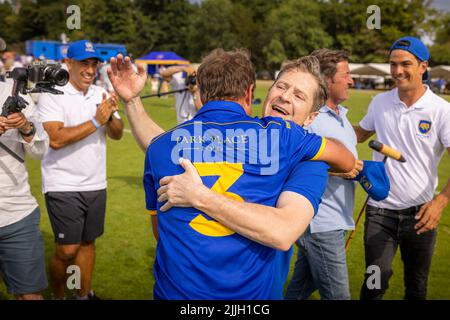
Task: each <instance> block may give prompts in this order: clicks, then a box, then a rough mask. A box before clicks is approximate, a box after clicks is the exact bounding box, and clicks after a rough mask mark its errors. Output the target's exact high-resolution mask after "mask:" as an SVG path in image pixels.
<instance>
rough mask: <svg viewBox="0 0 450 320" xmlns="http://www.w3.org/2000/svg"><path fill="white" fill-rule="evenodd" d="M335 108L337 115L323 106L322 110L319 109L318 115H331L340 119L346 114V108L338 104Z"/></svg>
mask: <svg viewBox="0 0 450 320" xmlns="http://www.w3.org/2000/svg"><path fill="white" fill-rule="evenodd" d="M337 108H338V110H339V115H338V114H337V113H336V111H334V110H333V109H331V108H330V107H329V106H327V105H324V106H323V107H322V108H320V109H319V112H320V113H330V114H331V115H333V116H334V117H336V118H341V117H342V116H345V115H346V114H347V112H348V109H347V108H346V107H343V106H341V105H340V104H339V105H338V106H337Z"/></svg>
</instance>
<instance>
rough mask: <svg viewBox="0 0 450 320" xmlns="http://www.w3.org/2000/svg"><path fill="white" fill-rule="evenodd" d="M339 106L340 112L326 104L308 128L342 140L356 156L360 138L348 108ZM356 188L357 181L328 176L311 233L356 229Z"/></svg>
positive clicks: (322, 134)
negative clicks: (354, 211)
mask: <svg viewBox="0 0 450 320" xmlns="http://www.w3.org/2000/svg"><path fill="white" fill-rule="evenodd" d="M338 109H339V115H337V114H336V112H335V111H334V110H332V109H330V108H329V107H327V106H323V107H322V108H320V110H319V115H318V116H317V117H316V119H315V120H314V122H313V123H312V124H311V125H310V126H308V127H307V128H306V129H307V130H308V131H310V132H314V133H316V134H318V135H321V136H324V137H328V138H334V139H337V140H339V141H340V142H342V143H343V144H344V145H345V146H346V147H347V149H349V150H350V151H351V152H352V153H353V155H354V156H355V158H357V157H358V153H357V151H356V143H357V140H356V135H355V132H354V130H353V127H352V125H351V123H350V122H349V121H348V119H347V112H348V109H347V108H345V107H343V106H341V105H339V106H338ZM355 188H356V182H354V181H351V180H346V179H343V178H339V177H335V176H329V179H328V184H327V187H326V189H325V193H324V194H323V197H322V203H321V204H320V206H319V211H318V212H317V215H316V216H315V217H314V219H313V220H312V222H311V225H310V229H311V233H316V232H325V231H332V230H340V229H343V230H351V229H354V227H355V223H354V221H353V209H354V202H355Z"/></svg>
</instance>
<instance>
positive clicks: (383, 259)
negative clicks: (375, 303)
mask: <svg viewBox="0 0 450 320" xmlns="http://www.w3.org/2000/svg"><path fill="white" fill-rule="evenodd" d="M420 207H421V206H415V207H411V208H408V209H404V210H388V209H382V208H376V207H372V206H367V209H366V222H365V225H364V249H365V256H366V270H367V268H368V267H369V266H377V267H379V268H380V269H379V270H380V271H381V273H380V275H381V279H380V280H381V281H380V286H379V287H378V288H373V285H369V286H368V285H367V284H368V279H369V278H370V277H371V275H373V273H366V275H365V279H364V283H363V285H362V288H361V297H360V298H361V299H362V300H367V299H382V298H383V295H384V293H385V292H386V290H387V289H388V287H389V285H388V283H389V279H390V278H391V276H392V275H393V271H392V260H393V259H394V256H395V253H396V251H397V247H400V253H401V258H402V261H403V266H404V284H405V296H404V299H421V300H424V299H426V296H427V281H428V273H429V270H430V265H431V258H432V256H433V250H434V245H435V243H436V234H437V232H436V230H431V231H428V232H426V233H423V234H421V235H417V234H416V232H417V230H415V229H414V225H415V224H416V223H417V222H418V220H416V219H415V218H414V216H415V215H416V214H417V213H418V212H419V210H420ZM370 270H372V269H370ZM369 281H370V279H369Z"/></svg>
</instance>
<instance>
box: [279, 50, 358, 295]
mask: <svg viewBox="0 0 450 320" xmlns="http://www.w3.org/2000/svg"><path fill="white" fill-rule="evenodd" d="M312 55H313V56H316V57H317V58H318V59H319V61H320V69H321V73H322V75H323V76H324V78H325V81H326V83H327V87H328V91H329V97H328V99H327V101H326V103H325V105H323V106H322V107H321V108H320V110H319V115H318V116H317V117H316V119H315V121H314V122H313V123H312V124H310V125H309V127H308V130H309V131H310V132H314V133H317V134H320V135H322V136H326V137H332V138H335V139H338V140H339V141H341V142H342V143H343V144H344V145H345V146H346V147H347V148H348V149H349V150H350V151H351V152H352V153H353V155H354V156H355V158H356V157H357V151H356V135H355V133H354V131H353V127H352V125H351V124H350V122H349V121H348V119H347V109H346V108H345V107H343V106H342V105H341V103H342V102H344V101H345V100H347V98H348V88H349V87H350V86H351V85H352V84H353V80H352V78H351V76H350V70H349V66H348V59H349V55H348V53H347V52H346V51H342V50H339V51H338V50H329V49H320V50H317V51H314V52H313V53H312ZM360 169H362V162H361V161H360V160H358V161H357V163H356V165H355V169H354V170H352V171H351V172H349V173H346V174H339V175H338V174H334V175H332V176H330V177H329V179H328V185H327V187H326V189H325V193H324V195H323V197H322V203H321V204H320V206H319V210H318V213H317V215H316V216H315V217H314V219H313V220H312V222H311V224H310V226H309V227H308V229H307V230H306V231H305V233H304V234H303V235H302V236H301V238H300V239H298V241H297V245H298V250H297V261H296V263H295V268H294V273H293V276H292V279H291V282H290V283H289V285H288V288H287V292H286V299H307V298H308V297H309V296H310V295H311V294H312V293H313V292H314V291H315V290H317V289H318V290H319V293H320V297H321V298H322V299H324V300H330V299H332V300H343V299H350V290H349V281H348V271H347V260H346V255H345V231H346V230H350V229H353V228H354V222H353V206H354V197H355V182H354V181H350V180H347V178H353V177H355V176H356V175H357V174H358V170H360Z"/></svg>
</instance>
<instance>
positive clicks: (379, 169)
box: [352, 160, 390, 201]
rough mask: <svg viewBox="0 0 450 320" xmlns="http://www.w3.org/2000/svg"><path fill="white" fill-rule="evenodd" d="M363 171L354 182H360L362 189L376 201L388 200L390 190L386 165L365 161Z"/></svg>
mask: <svg viewBox="0 0 450 320" xmlns="http://www.w3.org/2000/svg"><path fill="white" fill-rule="evenodd" d="M363 162H364V165H363V169H362V170H361V171H360V172H359V174H358V175H357V176H356V177H355V178H353V179H352V180H356V181H359V183H360V184H361V187H363V189H364V190H365V191H366V192H367V194H368V195H369V196H370V197H371V198H372V199H373V200H375V201H381V200H384V199H386V198H387V196H388V195H389V190H390V182H389V177H388V175H387V173H386V169H385V167H384V163H383V162H380V161H369V160H364V161H363Z"/></svg>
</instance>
